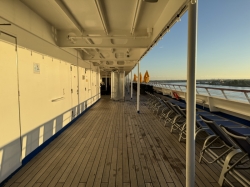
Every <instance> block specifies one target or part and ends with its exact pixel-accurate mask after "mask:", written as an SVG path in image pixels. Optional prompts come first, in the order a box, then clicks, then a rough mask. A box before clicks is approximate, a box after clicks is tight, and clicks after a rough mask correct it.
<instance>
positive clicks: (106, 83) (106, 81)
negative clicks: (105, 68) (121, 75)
mask: <svg viewBox="0 0 250 187" xmlns="http://www.w3.org/2000/svg"><path fill="white" fill-rule="evenodd" d="M107 76H108V75H107V74H106V79H105V87H106V94H107V91H108V78H107Z"/></svg>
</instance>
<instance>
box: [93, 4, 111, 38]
mask: <svg viewBox="0 0 250 187" xmlns="http://www.w3.org/2000/svg"><path fill="white" fill-rule="evenodd" d="M95 4H96V8H97V11H98V14H99V17H100V18H101V21H102V26H103V29H104V31H105V33H106V35H108V34H109V33H108V29H107V24H106V22H105V19H104V16H103V14H102V8H101V5H100V3H99V1H98V0H95Z"/></svg>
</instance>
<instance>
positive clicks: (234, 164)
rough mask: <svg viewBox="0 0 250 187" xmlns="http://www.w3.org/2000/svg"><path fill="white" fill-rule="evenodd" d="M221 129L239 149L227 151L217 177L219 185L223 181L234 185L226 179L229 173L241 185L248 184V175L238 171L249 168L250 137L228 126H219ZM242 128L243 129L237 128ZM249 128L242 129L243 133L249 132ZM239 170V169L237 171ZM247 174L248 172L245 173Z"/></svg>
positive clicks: (249, 184)
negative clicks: (235, 151) (227, 153)
mask: <svg viewBox="0 0 250 187" xmlns="http://www.w3.org/2000/svg"><path fill="white" fill-rule="evenodd" d="M221 129H222V130H223V131H224V132H225V133H226V134H227V135H228V136H230V138H231V139H232V140H233V141H234V142H235V143H236V144H237V145H238V147H239V149H240V151H239V152H237V155H238V158H237V159H234V158H235V157H236V153H229V155H228V156H227V157H226V160H225V162H224V165H223V168H222V172H221V175H220V178H219V184H220V186H222V185H223V183H224V181H227V183H229V184H230V185H231V186H234V185H233V184H232V183H231V182H230V181H229V179H228V175H231V176H232V177H233V178H234V179H236V180H237V181H238V182H239V183H241V184H242V185H243V186H250V177H249V176H248V177H246V176H244V175H243V174H242V172H240V171H242V170H243V171H246V170H248V171H249V170H250V137H248V136H245V135H243V134H242V133H239V132H238V131H236V130H232V129H230V128H228V127H224V126H221ZM239 130H241V131H242V130H243V129H239ZM247 131H250V129H248V130H246V129H244V132H245V133H249V132H247ZM239 170H240V171H239ZM247 174H248V175H249V173H247Z"/></svg>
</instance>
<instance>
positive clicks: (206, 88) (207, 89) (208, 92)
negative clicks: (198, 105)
mask: <svg viewBox="0 0 250 187" xmlns="http://www.w3.org/2000/svg"><path fill="white" fill-rule="evenodd" d="M206 91H207V93H208V95H209V96H211V94H210V92H209V91H208V89H207V88H206Z"/></svg>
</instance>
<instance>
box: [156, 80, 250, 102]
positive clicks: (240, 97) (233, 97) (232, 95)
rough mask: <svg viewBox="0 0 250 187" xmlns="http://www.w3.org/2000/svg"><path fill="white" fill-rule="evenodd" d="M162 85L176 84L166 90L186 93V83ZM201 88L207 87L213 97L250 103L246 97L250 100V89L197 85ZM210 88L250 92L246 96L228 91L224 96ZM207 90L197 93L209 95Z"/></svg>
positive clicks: (200, 90) (198, 90)
mask: <svg viewBox="0 0 250 187" xmlns="http://www.w3.org/2000/svg"><path fill="white" fill-rule="evenodd" d="M161 84H174V85H175V86H171V85H166V88H169V87H170V88H171V89H175V90H179V91H184V92H186V82H176V83H168V82H165V83H164V82H161ZM178 85H179V86H178ZM168 86H169V87H168ZM199 86H201V87H206V88H207V90H208V91H209V93H210V95H211V96H215V97H222V98H225V96H226V97H227V99H229V100H237V101H242V102H247V103H249V100H248V99H247V97H246V95H247V96H248V98H250V87H235V86H220V85H208V84H197V87H199ZM209 88H221V89H223V88H224V89H234V90H248V91H249V92H247V93H246V95H245V94H244V92H240V91H226V90H224V94H225V95H224V94H223V92H222V90H213V89H209ZM207 90H206V89H205V88H197V93H198V94H201V95H209V93H208V92H207Z"/></svg>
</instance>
